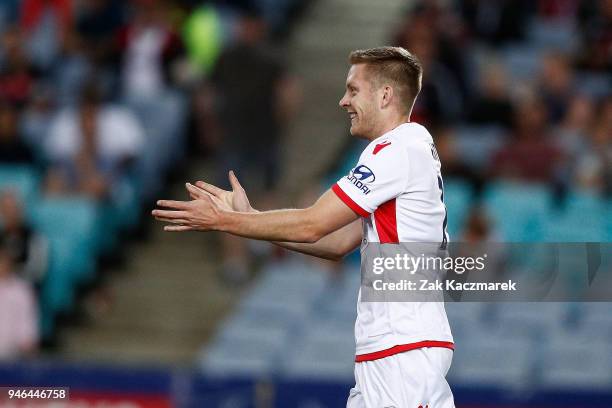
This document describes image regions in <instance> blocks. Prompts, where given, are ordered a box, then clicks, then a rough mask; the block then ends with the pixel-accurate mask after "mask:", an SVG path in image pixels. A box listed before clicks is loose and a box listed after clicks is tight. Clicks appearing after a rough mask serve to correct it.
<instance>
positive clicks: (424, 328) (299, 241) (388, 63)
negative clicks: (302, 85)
mask: <svg viewBox="0 0 612 408" xmlns="http://www.w3.org/2000/svg"><path fill="white" fill-rule="evenodd" d="M349 59H350V63H351V67H350V70H349V72H348V76H347V80H346V92H345V93H344V96H343V97H342V99H341V100H340V106H341V107H342V108H344V109H346V111H347V112H348V114H349V117H350V121H351V129H350V132H351V134H352V135H353V136H356V137H360V138H365V139H368V140H370V144H369V145H368V146H367V147H366V148H365V150H364V151H363V153H362V154H361V157H360V158H359V161H358V163H357V165H356V166H355V167H354V168H353V169H352V170H351V171H350V173H349V174H348V175H347V176H345V177H343V178H342V179H340V180H339V181H338V182H337V183H336V184H334V185H333V186H332V187H331V189H329V190H328V191H326V192H325V193H324V194H323V195H322V196H321V197H320V198H319V199H318V200H317V201H316V203H314V204H313V205H312V206H310V207H308V208H304V209H285V210H275V211H264V212H258V211H256V210H254V209H252V208H251V205H250V204H249V201H248V198H247V196H246V194H245V192H244V189H243V188H242V187H241V186H240V184H239V182H238V180H237V179H236V177H235V175H234V174H233V173H231V172H230V182H231V185H232V191H224V190H222V189H219V188H217V187H215V186H213V185H210V184H208V183H204V182H197V183H196V185H195V186H194V185H191V184H189V183H188V184H187V189H188V190H189V192H190V195H191V197H192V198H193V200H192V201H170V200H160V201H158V206H159V207H162V208H165V209H155V210H154V211H153V215H154V216H155V217H156V218H157V219H158V220H161V221H165V222H168V223H170V225H167V226H165V227H164V229H165V230H167V231H196V230H197V231H223V232H227V233H230V234H234V235H239V236H243V237H247V238H253V239H261V240H268V241H272V242H276V243H277V244H279V245H281V246H283V247H286V248H288V249H291V250H294V251H298V252H302V253H306V254H310V255H314V256H316V257H321V258H326V259H336V260H337V259H341V258H342V257H343V256H344V255H346V254H347V253H349V252H351V251H352V250H353V249H355V248H356V247H357V246H359V245H360V244H361V246H362V248H363V247H364V246H366V245H368V243H374V245H378V243H380V244H394V243H400V242H427V243H440V244H445V243H446V242H447V240H448V236H447V233H446V207H445V205H444V202H443V183H442V176H441V173H440V169H441V164H440V160H439V158H438V155H437V154H436V150H435V146H434V143H433V140H432V137H431V135H430V134H429V132H428V131H427V129H425V128H424V127H423V126H421V125H419V124H417V123H414V122H411V121H410V114H411V111H412V107H413V106H414V101H415V99H416V97H417V95H418V93H419V91H420V88H421V78H422V67H421V65H420V63H419V61H418V60H417V59H416V58H415V57H414V56H413V55H412V54H411V53H410V52H408V51H407V50H405V49H403V48H398V47H379V48H373V49H367V50H358V51H353V52H352V53H351V54H350V57H349ZM355 337H356V346H357V350H356V358H355V361H356V364H355V382H356V384H355V387H354V388H353V389H351V391H350V395H349V397H348V402H347V407H349V408H360V407H368V408H369V407H371V408H381V407H396V408H418V407H419V406H422V407H426V406H429V407H435V408H450V407H454V402H453V396H452V393H451V390H450V387H449V385H448V383H447V382H446V379H445V376H446V373H447V371H448V369H449V367H450V364H451V360H452V354H453V351H452V350H453V339H452V335H451V332H450V328H449V325H448V320H447V318H446V313H445V310H444V304H443V303H439V302H386V303H384V302H362V301H361V293H360V297H359V301H358V303H357V321H356V323H355Z"/></svg>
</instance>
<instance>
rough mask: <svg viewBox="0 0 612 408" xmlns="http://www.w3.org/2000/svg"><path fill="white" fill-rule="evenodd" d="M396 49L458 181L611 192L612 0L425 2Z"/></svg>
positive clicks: (422, 116) (402, 30) (417, 115)
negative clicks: (417, 69)
mask: <svg viewBox="0 0 612 408" xmlns="http://www.w3.org/2000/svg"><path fill="white" fill-rule="evenodd" d="M393 41H394V43H395V44H396V45H400V46H403V47H405V48H407V49H409V50H411V51H412V52H414V53H415V54H416V55H417V56H418V57H419V59H420V60H421V62H422V64H423V66H424V72H425V74H424V80H423V90H422V92H421V95H420V96H419V98H418V99H417V104H416V106H415V109H414V112H413V119H414V120H415V121H416V122H421V123H424V124H426V125H428V126H429V127H430V129H431V131H432V134H433V135H434V137H435V138H436V139H437V144H438V150H439V151H440V155H441V156H442V163H443V164H444V170H445V175H446V176H447V177H448V176H462V177H467V178H469V179H471V180H473V181H475V182H476V183H482V181H485V180H488V179H491V178H512V179H518V180H522V181H527V182H542V183H547V184H549V185H551V186H554V187H555V188H557V189H558V190H559V191H566V190H567V189H570V188H574V187H576V188H586V189H594V190H596V191H597V192H598V193H600V194H602V195H606V196H608V197H609V195H610V194H611V193H612V92H611V91H612V75H611V72H612V1H609V0H537V1H521V0H512V1H511V0H499V1H487V0H457V1H437V0H431V1H429V0H425V1H418V2H416V4H413V5H412V6H411V7H410V8H409V9H408V11H407V12H406V14H405V16H404V18H403V21H402V23H401V25H400V26H399V27H398V29H397V30H396V32H395V34H394V36H393Z"/></svg>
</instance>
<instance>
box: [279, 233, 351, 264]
mask: <svg viewBox="0 0 612 408" xmlns="http://www.w3.org/2000/svg"><path fill="white" fill-rule="evenodd" d="M347 227H348V226H347ZM345 228H346V227H343V228H341V229H339V230H338V231H336V232H332V233H331V234H329V235H326V236H325V237H323V238H321V239H320V240H318V241H317V242H315V243H312V244H309V243H297V242H273V244H276V245H278V246H280V247H282V248H285V249H289V250H291V251H295V252H300V253H302V254H306V255H311V256H314V257H317V258H323V259H328V260H330V261H339V260H341V259H342V258H344V256H345V255H346V254H348V253H349V252H351V251H353V250H354V249H355V248H356V247H357V245H358V243H357V245H354V244H353V243H351V242H347V240H346V239H344V240H343V241H344V242H342V241H341V242H339V238H341V237H338V236H337V235H336V234H337V233H338V232H342V230H344V229H345Z"/></svg>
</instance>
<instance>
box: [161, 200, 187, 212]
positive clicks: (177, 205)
mask: <svg viewBox="0 0 612 408" xmlns="http://www.w3.org/2000/svg"><path fill="white" fill-rule="evenodd" d="M189 204H190V201H175V200H159V201H158V202H157V205H158V206H159V207H165V208H174V209H176V210H187V209H189V208H190V205H189Z"/></svg>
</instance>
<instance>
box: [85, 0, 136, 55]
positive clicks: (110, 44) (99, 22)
mask: <svg viewBox="0 0 612 408" xmlns="http://www.w3.org/2000/svg"><path fill="white" fill-rule="evenodd" d="M125 4H126V2H122V1H120V0H88V1H85V2H82V3H81V4H80V7H78V8H77V13H76V24H75V27H76V34H77V35H78V36H79V37H80V38H81V39H82V41H83V42H84V43H85V44H87V47H86V48H85V49H84V51H85V52H86V53H87V55H88V58H89V59H90V60H91V61H92V62H94V63H95V64H96V65H98V66H100V65H106V64H112V63H116V62H117V61H116V58H115V54H116V46H117V44H116V41H117V35H118V33H119V30H120V29H121V27H122V26H123V25H124V21H125V10H124V9H125Z"/></svg>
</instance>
